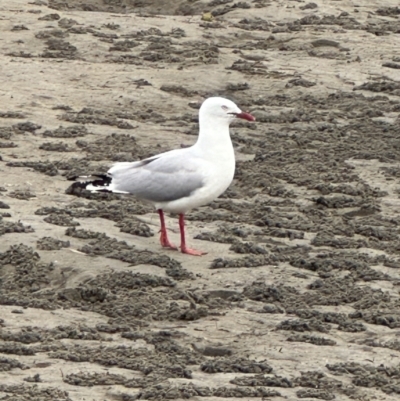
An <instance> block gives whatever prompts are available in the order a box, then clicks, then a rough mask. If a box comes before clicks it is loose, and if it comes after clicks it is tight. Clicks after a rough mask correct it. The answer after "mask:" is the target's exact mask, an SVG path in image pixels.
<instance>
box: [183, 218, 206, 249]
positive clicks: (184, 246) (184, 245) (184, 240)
mask: <svg viewBox="0 0 400 401" xmlns="http://www.w3.org/2000/svg"><path fill="white" fill-rule="evenodd" d="M179 228H180V230H181V252H182V253H187V254H189V255H194V256H201V255H205V254H206V253H207V252H201V251H196V249H191V248H188V247H187V246H186V239H185V215H184V214H183V213H181V214H180V215H179Z"/></svg>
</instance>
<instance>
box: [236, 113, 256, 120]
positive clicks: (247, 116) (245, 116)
mask: <svg viewBox="0 0 400 401" xmlns="http://www.w3.org/2000/svg"><path fill="white" fill-rule="evenodd" d="M236 117H238V118H243V120H247V121H255V120H256V118H255V117H254V116H252V115H251V114H250V113H245V112H244V111H242V112H241V113H237V114H236Z"/></svg>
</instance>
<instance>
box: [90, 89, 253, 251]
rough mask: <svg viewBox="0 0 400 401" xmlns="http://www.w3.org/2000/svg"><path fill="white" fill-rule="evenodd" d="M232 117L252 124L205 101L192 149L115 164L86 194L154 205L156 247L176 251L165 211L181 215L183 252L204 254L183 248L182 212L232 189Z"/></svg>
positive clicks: (232, 107) (234, 110) (228, 106)
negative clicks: (158, 233)
mask: <svg viewBox="0 0 400 401" xmlns="http://www.w3.org/2000/svg"><path fill="white" fill-rule="evenodd" d="M235 118H242V119H245V120H248V121H254V120H255V118H254V117H253V116H252V115H251V114H249V113H245V112H243V111H242V110H240V109H239V108H238V107H237V106H236V104H235V103H233V102H232V101H230V100H228V99H224V98H222V97H211V98H208V99H207V100H205V101H204V102H203V104H202V105H201V107H200V111H199V125H200V132H199V137H198V139H197V142H196V143H195V144H194V145H193V146H191V147H188V148H184V149H175V150H171V151H169V152H165V153H161V154H159V155H156V156H153V157H150V158H148V159H144V160H141V161H136V162H132V163H116V164H114V165H113V166H112V167H111V168H110V170H109V171H108V172H107V174H106V175H104V176H101V177H99V179H97V180H95V181H93V182H91V183H86V184H85V185H86V189H88V190H90V191H111V192H117V193H127V194H132V195H134V196H136V197H137V198H139V199H143V200H146V201H149V202H151V203H153V204H154V206H155V208H156V209H157V212H158V214H159V216H160V222H161V237H160V242H161V245H162V246H163V247H165V248H170V249H175V250H177V249H178V248H177V247H176V246H174V245H173V244H172V243H171V242H170V241H169V239H168V235H167V229H166V225H165V220H164V212H171V213H177V214H179V228H180V233H181V245H180V249H181V252H182V253H187V254H190V255H197V256H200V255H203V254H204V253H203V252H201V251H197V250H195V249H191V248H188V247H187V245H186V240H185V224H184V218H185V213H186V212H187V211H188V210H190V209H193V208H196V207H199V206H202V205H205V204H207V203H209V202H211V201H213V200H214V199H215V198H217V197H218V196H220V195H221V194H222V193H223V192H224V191H225V190H226V189H227V188H228V187H229V185H230V184H231V182H232V180H233V176H234V173H235V155H234V150H233V146H232V141H231V138H230V134H229V124H230V123H231V122H232V121H233V120H235Z"/></svg>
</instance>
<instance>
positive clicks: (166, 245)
mask: <svg viewBox="0 0 400 401" xmlns="http://www.w3.org/2000/svg"><path fill="white" fill-rule="evenodd" d="M157 212H158V215H159V216H160V223H161V236H160V242H161V246H162V247H163V248H170V249H175V250H178V247H176V246H175V245H174V244H171V242H169V239H168V235H167V227H166V226H165V220H164V212H163V211H162V210H161V209H158V210H157Z"/></svg>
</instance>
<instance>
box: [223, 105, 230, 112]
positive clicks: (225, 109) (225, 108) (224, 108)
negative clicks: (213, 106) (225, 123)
mask: <svg viewBox="0 0 400 401" xmlns="http://www.w3.org/2000/svg"><path fill="white" fill-rule="evenodd" d="M221 107H222V110H224V111H227V110H228V109H229V108H228V106H221Z"/></svg>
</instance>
